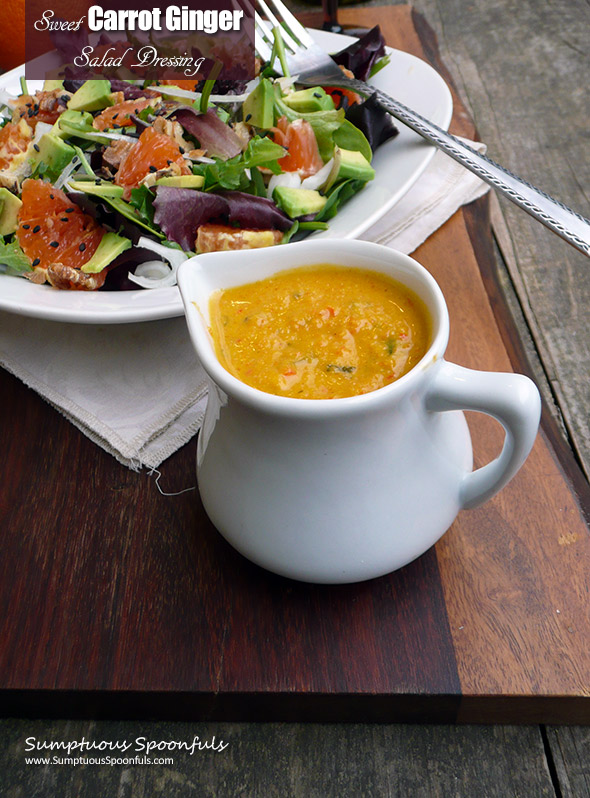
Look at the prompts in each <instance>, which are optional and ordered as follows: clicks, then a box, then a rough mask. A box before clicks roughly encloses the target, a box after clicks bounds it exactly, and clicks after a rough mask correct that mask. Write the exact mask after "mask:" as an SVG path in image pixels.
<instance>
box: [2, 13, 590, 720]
mask: <svg viewBox="0 0 590 798" xmlns="http://www.w3.org/2000/svg"><path fill="white" fill-rule="evenodd" d="M374 14H375V12H374V11H373V10H371V9H362V10H359V9H356V10H353V11H349V10H345V11H343V20H344V21H346V20H347V19H350V20H354V21H355V23H357V24H358V23H360V24H370V23H371V21H372V19H374ZM379 19H380V21H381V22H382V27H383V29H384V32H385V34H386V37H387V39H388V41H389V42H390V43H391V44H392V45H393V46H397V47H400V48H403V49H407V50H409V51H411V52H414V53H416V54H419V55H420V54H423V55H424V57H427V58H428V59H429V60H431V61H432V62H433V63H435V64H436V65H437V68H439V69H440V70H441V71H442V70H443V67H442V65H441V64H440V61H439V60H438V55H437V51H436V46H435V42H434V37H433V36H432V32H431V31H430V29H429V28H428V26H427V25H426V24H425V22H424V20H423V19H422V18H421V17H419V16H418V15H416V14H414V13H412V11H411V10H410V9H408V8H407V7H395V8H394V7H392V8H391V9H389V10H388V12H387V13H386V14H382V15H380V18H379ZM447 77H448V76H447ZM455 102H456V112H455V116H454V121H453V129H454V130H455V131H456V132H460V133H462V134H467V135H472V134H473V132H474V130H473V127H472V123H471V122H470V121H469V117H468V115H467V113H466V111H465V109H464V108H463V106H462V105H461V104H460V101H459V99H458V97H457V96H455ZM416 257H417V259H418V260H420V261H421V262H422V263H423V264H424V265H425V266H426V267H427V268H428V269H429V270H430V271H431V272H432V273H433V274H434V276H435V277H436V279H437V280H438V281H439V283H440V284H441V287H442V288H443V292H444V293H445V295H446V298H447V301H448V304H449V308H450V316H451V327H452V328H451V341H450V346H449V352H448V356H449V359H451V360H454V361H456V362H459V363H461V364H462V365H467V366H472V367H478V368H483V369H491V370H510V368H511V367H512V366H515V367H518V368H519V369H526V368H527V366H526V364H525V363H520V362H516V361H517V359H518V356H519V348H518V346H517V345H514V346H507V345H506V340H510V337H511V336H514V330H513V329H511V328H510V325H509V322H508V319H507V317H506V313H505V309H504V308H505V306H504V304H503V301H502V297H501V295H500V293H499V291H498V289H497V286H496V285H495V283H494V279H493V275H494V265H493V264H494V258H493V253H492V250H491V237H490V230H489V220H488V216H487V204H486V201H485V200H484V201H481V202H478V203H477V204H476V205H474V206H471V207H470V208H468V209H465V210H463V211H461V212H459V213H457V214H456V215H455V216H454V217H453V218H452V219H451V220H450V221H449V222H448V223H447V224H446V225H445V226H444V227H443V228H441V230H439V231H438V232H437V233H436V234H435V235H434V236H432V237H431V239H429V240H428V241H427V242H426V243H425V244H424V245H423V246H422V247H421V248H420V250H419V251H418V252H417V253H416ZM510 356H512V363H511V360H510ZM0 391H1V393H2V396H3V399H4V406H3V417H2V421H1V422H0V447H2V448H1V451H3V452H4V459H3V462H2V466H1V468H2V482H1V485H2V487H1V494H0V513H1V516H0V534H1V535H2V547H3V555H4V556H3V558H2V561H1V563H0V607H1V609H2V617H1V618H0V640H1V648H0V689H1V692H0V698H1V700H2V707H1V709H2V711H3V713H4V714H5V715H6V714H16V713H18V714H27V713H28V714H32V715H39V714H52V715H56V714H59V715H62V716H63V715H64V714H68V715H76V714H77V715H88V714H91V715H92V716H94V717H98V716H100V715H110V716H119V717H120V716H126V717H131V716H134V715H135V716H143V717H146V716H156V717H177V718H181V717H186V718H193V719H194V718H230V719H234V720H239V719H257V720H260V719H272V718H281V719H315V720H318V719H324V720H335V719H340V720H343V719H347V720H348V719H355V720H357V721H358V720H381V721H385V720H390V721H392V720H395V721H399V720H409V719H418V720H421V719H429V720H463V721H478V722H479V721H484V720H489V719H493V720H504V721H508V720H513V721H515V722H522V721H529V722H531V721H551V722H555V723H561V722H566V721H569V722H572V721H575V720H577V721H579V722H583V721H585V720H588V718H589V717H590V711H589V706H588V696H587V691H588V684H589V683H590V680H589V676H590V662H589V659H588V645H587V641H588V640H590V621H589V618H588V612H587V594H588V582H587V558H588V554H589V546H590V541H589V536H588V528H587V526H586V523H585V521H584V518H583V515H582V512H581V506H582V505H583V504H584V502H588V495H587V491H586V493H585V494H584V495H582V496H579V497H578V496H576V495H575V494H574V491H573V488H572V484H573V483H572V474H574V473H575V466H574V464H573V463H572V462H571V460H568V457H567V453H566V452H565V449H564V451H563V452H562V453H561V460H560V459H558V458H557V456H556V455H555V453H554V451H553V446H552V445H550V443H549V440H548V438H547V437H546V436H545V435H541V436H540V437H539V439H538V441H537V444H536V446H535V449H534V451H533V454H532V455H531V458H530V459H529V461H528V462H527V464H526V465H525V467H524V468H523V470H522V471H521V472H520V474H519V475H518V476H517V477H516V478H515V479H514V481H513V482H512V483H511V484H510V486H509V487H508V488H507V489H505V491H503V492H502V493H501V494H500V495H499V496H498V497H496V498H495V499H494V500H492V501H491V502H489V503H488V504H487V505H485V506H484V507H483V508H480V509H478V510H475V511H470V512H465V513H462V514H461V515H460V517H459V518H458V520H457V522H456V523H455V524H454V525H453V527H452V528H451V530H450V531H449V532H448V533H447V535H446V536H445V537H444V538H443V539H442V541H441V542H440V543H439V544H438V545H437V547H436V549H433V550H431V551H430V552H428V553H427V554H426V555H424V556H423V557H422V558H420V559H419V560H417V561H416V562H415V563H412V564H411V565H409V566H407V567H406V568H404V569H402V570H401V571H399V572H396V573H395V574H392V575H390V576H388V577H384V578H382V579H379V580H374V581H372V582H369V583H365V584H362V585H357V586H345V587H336V588H334V587H329V588H328V587H325V588H324V587H317V586H307V585H299V584H297V583H294V582H289V581H288V580H284V579H281V578H279V577H274V576H272V575H269V574H267V573H266V572H264V571H262V570H261V569H259V568H257V567H256V566H254V565H252V564H250V563H248V562H247V561H245V560H244V559H243V558H242V557H241V556H240V555H238V554H237V553H236V552H234V551H233V550H232V549H231V548H230V547H229V546H228V545H227V544H226V543H225V542H224V541H223V540H222V539H221V537H220V536H219V535H218V534H217V532H216V531H215V529H214V528H213V527H212V525H211V524H210V522H209V521H208V520H207V518H206V517H205V515H204V512H203V508H202V506H201V504H200V502H199V499H198V496H197V495H195V494H194V493H192V494H191V493H188V494H183V495H180V496H175V497H164V496H162V495H161V494H160V493H158V492H157V490H156V487H155V485H154V482H153V479H151V478H150V477H148V476H147V475H145V474H142V475H138V474H134V473H131V472H128V471H126V470H125V469H123V467H122V466H120V465H118V464H117V463H116V462H115V461H114V460H112V459H111V458H110V457H109V456H108V455H106V454H105V453H104V452H102V451H101V450H98V449H97V448H96V447H95V446H94V445H93V444H92V443H90V441H88V440H87V439H86V438H84V437H83V436H82V435H81V434H80V433H79V432H78V431H77V430H76V429H74V428H73V427H72V426H71V425H70V424H69V423H68V422H67V421H65V419H63V418H62V417H60V416H59V415H58V414H56V413H55V412H54V411H53V410H52V409H51V408H50V407H49V406H48V405H46V404H45V403H44V402H43V401H42V400H41V399H40V398H39V397H38V396H36V395H35V394H33V393H32V392H31V391H29V390H28V389H26V388H25V387H24V386H23V385H22V384H21V383H19V382H18V381H17V380H16V379H14V378H13V377H11V376H10V375H8V374H6V373H2V374H1V375H0ZM472 430H473V436H474V440H475V447H476V459H477V462H478V463H479V464H481V463H483V462H485V461H487V460H489V459H491V458H492V457H493V456H495V454H496V453H497V450H498V449H499V446H500V443H501V436H500V434H499V431H498V429H496V427H495V426H494V425H492V424H491V423H489V422H488V421H487V420H485V419H484V420H482V419H480V418H478V419H476V420H474V421H473V425H472ZM194 453H195V449H194V442H192V443H191V444H189V445H187V446H186V447H184V448H183V449H182V450H181V451H179V452H178V453H177V454H176V455H174V456H173V457H172V458H170V460H168V461H167V462H166V463H165V467H164V476H165V479H166V481H167V486H166V487H168V486H174V487H176V486H178V487H184V486H186V485H187V484H190V483H191V482H192V480H193V473H194ZM564 464H565V466H564ZM588 506H590V503H588ZM564 575H567V577H566V578H564Z"/></svg>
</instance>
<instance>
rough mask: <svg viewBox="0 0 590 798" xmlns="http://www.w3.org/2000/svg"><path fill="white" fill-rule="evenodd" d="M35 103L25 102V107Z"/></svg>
mask: <svg viewBox="0 0 590 798" xmlns="http://www.w3.org/2000/svg"><path fill="white" fill-rule="evenodd" d="M32 104H33V103H25V108H30V107H31V105H32Z"/></svg>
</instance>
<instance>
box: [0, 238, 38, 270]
mask: <svg viewBox="0 0 590 798" xmlns="http://www.w3.org/2000/svg"><path fill="white" fill-rule="evenodd" d="M0 271H3V272H5V274H13V275H16V274H24V273H25V272H30V271H32V269H31V260H30V258H28V257H27V256H26V255H25V253H24V252H23V251H22V249H21V248H20V246H19V243H18V241H16V240H13V241H10V242H8V243H7V242H6V241H4V240H3V239H2V237H1V236H0Z"/></svg>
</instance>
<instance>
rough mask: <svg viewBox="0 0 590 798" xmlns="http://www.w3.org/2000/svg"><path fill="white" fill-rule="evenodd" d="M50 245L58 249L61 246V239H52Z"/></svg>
mask: <svg viewBox="0 0 590 798" xmlns="http://www.w3.org/2000/svg"><path fill="white" fill-rule="evenodd" d="M49 246H50V247H53V248H54V249H57V248H58V247H59V241H52V242H51V244H50V245H49Z"/></svg>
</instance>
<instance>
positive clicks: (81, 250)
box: [78, 242, 86, 252]
mask: <svg viewBox="0 0 590 798" xmlns="http://www.w3.org/2000/svg"><path fill="white" fill-rule="evenodd" d="M78 249H79V250H80V252H84V250H85V249H86V244H85V243H84V242H82V243H81V244H80V246H79V247H78Z"/></svg>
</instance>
